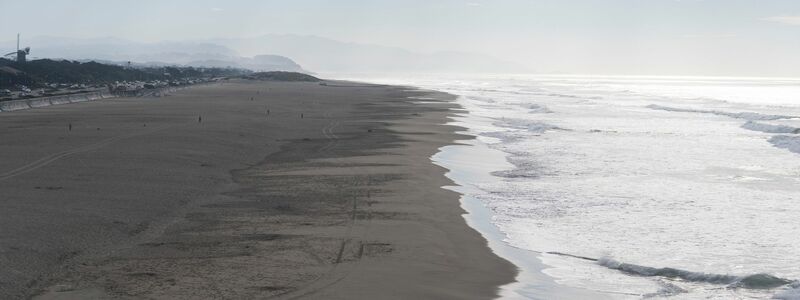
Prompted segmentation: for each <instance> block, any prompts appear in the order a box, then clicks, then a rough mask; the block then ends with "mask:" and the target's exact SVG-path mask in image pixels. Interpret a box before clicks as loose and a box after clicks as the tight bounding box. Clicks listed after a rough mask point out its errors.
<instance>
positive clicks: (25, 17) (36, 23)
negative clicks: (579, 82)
mask: <svg viewBox="0 0 800 300" xmlns="http://www.w3.org/2000/svg"><path fill="white" fill-rule="evenodd" d="M0 11H3V12H5V13H4V14H3V18H2V21H0V25H2V26H0V40H12V39H14V38H15V37H16V33H17V32H19V33H22V35H23V38H24V37H25V36H28V37H32V36H60V37H78V38H92V37H118V38H123V39H129V40H134V41H142V42H156V41H164V40H171V41H181V40H195V39H206V38H217V37H252V36H258V35H263V34H299V35H315V36H321V37H326V38H332V39H336V40H341V41H347V42H357V43H367V44H377V45H384V46H392V47H401V48H405V49H408V50H411V51H416V52H435V51H448V50H455V51H465V52H475V53H483V54H488V55H492V56H495V57H497V58H501V59H504V60H508V61H513V62H515V63H519V64H521V65H525V66H529V67H530V68H532V69H534V70H536V71H537V72H541V73H557V72H566V73H581V74H648V75H721V76H795V77H800V57H798V55H797V54H798V53H800V35H799V34H800V1H796V0H494V1H488V0H484V1H481V0H467V1H460V0H440V1H431V0H428V1H422V0H407V1H385V0H373V1H366V0H362V1H357V0H335V1H331V0H328V1H323V0H308V1H269V0H266V1H256V0H248V1H235V0H228V1H217V0H199V1H188V0H173V1H155V0H140V1H135V2H134V1H124V2H123V1H99V0H77V1H52V0H51V1H41V0H28V1H8V0H0ZM23 24H24V25H23ZM15 25H17V26H15ZM23 44H24V42H23Z"/></svg>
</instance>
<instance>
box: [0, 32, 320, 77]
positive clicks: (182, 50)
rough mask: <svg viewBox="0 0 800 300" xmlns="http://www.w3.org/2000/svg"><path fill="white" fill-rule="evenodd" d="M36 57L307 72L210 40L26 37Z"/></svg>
mask: <svg viewBox="0 0 800 300" xmlns="http://www.w3.org/2000/svg"><path fill="white" fill-rule="evenodd" d="M23 45H26V46H31V48H32V51H31V56H32V57H33V58H49V59H59V60H60V59H68V60H96V61H105V62H110V63H111V62H113V63H114V64H119V65H125V64H127V62H128V61H130V62H132V63H135V64H138V65H147V66H164V65H173V66H174V65H180V66H187V67H217V68H225V67H231V68H243V69H249V70H252V71H293V72H306V71H305V70H303V68H302V67H301V66H300V65H298V64H297V63H296V62H294V61H293V60H291V59H290V58H288V57H285V56H278V55H262V54H261V53H264V52H260V53H258V54H257V55H255V56H254V57H242V56H240V55H239V54H238V53H237V52H236V51H234V50H232V49H230V48H228V47H225V46H221V45H218V44H214V43H207V42H170V41H167V42H158V43H141V42H134V41H128V40H124V39H117V38H94V39H73V38H59V37H35V38H32V39H29V40H23ZM15 47H16V45H15V42H14V41H4V42H0V49H12V50H13V49H15Z"/></svg>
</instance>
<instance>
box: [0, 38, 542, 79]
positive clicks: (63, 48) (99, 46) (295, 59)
mask: <svg viewBox="0 0 800 300" xmlns="http://www.w3.org/2000/svg"><path fill="white" fill-rule="evenodd" d="M14 43H15V42H14V41H5V42H0V49H10V50H9V51H11V50H13V49H15V48H14V47H15V44H14ZM23 45H24V46H31V48H32V50H31V56H32V57H38V58H65V59H70V60H79V59H93V60H105V61H113V62H118V63H120V64H123V63H126V62H127V61H132V62H134V63H138V64H146V65H151V66H157V65H176V64H177V65H183V66H194V67H234V68H246V69H250V70H253V71H292V72H303V73H308V72H309V71H308V70H310V71H313V72H372V73H392V72H396V73H424V72H458V73H461V72H475V73H485V72H492V73H503V72H527V71H530V70H528V69H527V68H523V67H521V66H520V65H519V64H517V63H512V62H508V61H504V60H501V59H497V58H494V57H491V56H488V55H483V54H477V53H468V52H458V51H448V52H435V53H419V52H413V51H409V50H406V49H402V48H396V47H386V46H379V45H370V44H361V43H349V42H342V41H337V40H333V39H327V38H322V37H316V36H300V35H263V36H258V37H253V38H224V39H223V38H221V39H207V40H196V41H184V42H169V41H167V42H159V43H141V42H134V41H128V40H123V39H117V38H95V39H70V38H58V37H37V38H32V39H29V40H25V39H24V40H23ZM264 54H270V55H264ZM290 57H291V59H290ZM301 66H302V67H301Z"/></svg>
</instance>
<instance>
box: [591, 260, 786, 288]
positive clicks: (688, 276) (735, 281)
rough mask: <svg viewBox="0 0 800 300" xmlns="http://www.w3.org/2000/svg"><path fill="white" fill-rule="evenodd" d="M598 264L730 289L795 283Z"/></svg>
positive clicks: (610, 262) (760, 276)
mask: <svg viewBox="0 0 800 300" xmlns="http://www.w3.org/2000/svg"><path fill="white" fill-rule="evenodd" d="M597 264H598V265H601V266H604V267H606V268H609V269H613V270H619V271H622V272H625V273H628V274H631V275H637V276H647V277H653V276H658V277H665V278H672V279H682V280H685V281H692V282H703V283H711V284H723V285H727V286H728V287H736V288H746V289H773V288H777V287H781V286H785V285H787V284H790V283H793V282H794V281H792V280H788V279H784V278H780V277H776V276H773V275H770V274H764V273H758V274H752V275H745V276H736V275H727V274H713V273H702V272H692V271H686V270H681V269H675V268H653V267H647V266H640V265H635V264H628V263H623V262H619V261H616V260H614V259H611V258H600V259H598V260H597Z"/></svg>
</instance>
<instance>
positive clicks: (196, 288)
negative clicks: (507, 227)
mask: <svg viewBox="0 0 800 300" xmlns="http://www.w3.org/2000/svg"><path fill="white" fill-rule="evenodd" d="M414 96H418V97H421V96H425V97H426V101H438V102H440V103H442V104H433V103H430V104H424V103H415V99H413V97H414ZM252 98H256V99H252ZM427 98H433V100H427ZM450 100H452V96H449V95H447V94H443V93H439V92H433V91H421V90H413V91H411V90H408V89H407V88H405V87H397V86H375V87H369V88H365V87H364V86H361V85H359V86H357V87H330V88H329V87H325V86H323V85H319V84H310V83H275V82H261V81H254V82H250V81H240V82H232V83H225V84H223V85H215V86H207V87H197V88H193V89H189V90H184V91H180V92H177V93H174V94H173V95H171V96H168V97H165V98H159V99H158V100H157V101H153V100H152V99H147V98H142V99H113V100H108V101H101V102H90V103H85V104H80V105H68V106H55V107H47V108H41V109H36V110H27V111H20V112H9V113H4V114H3V115H2V116H0V123H7V124H17V126H18V127H17V129H14V130H9V131H7V132H5V133H3V135H4V136H3V137H4V138H6V140H9V141H15V142H16V143H18V144H20V145H26V146H27V147H33V148H32V149H38V150H30V151H29V153H28V155H24V156H23V155H22V152H20V151H19V149H11V148H0V152H3V154H5V155H6V156H7V157H10V158H14V159H15V161H26V160H28V161H31V160H35V159H34V158H37V155H44V154H46V153H52V152H57V153H64V155H63V156H59V157H57V158H56V159H55V160H53V161H52V162H49V163H48V164H47V165H43V166H39V167H37V168H35V169H32V170H30V171H29V172H26V173H25V174H21V175H19V176H16V177H13V178H9V179H7V180H4V181H2V182H0V188H2V189H3V190H4V191H5V192H6V193H7V194H8V195H10V199H11V200H9V201H10V202H7V203H6V204H5V205H6V207H7V208H13V209H11V210H8V209H7V210H6V213H7V214H16V218H17V219H19V218H24V216H26V215H29V216H38V217H34V218H33V219H30V220H27V221H24V219H19V220H16V221H17V222H14V221H15V220H14V219H13V218H6V222H7V223H8V224H7V225H8V226H5V227H4V228H5V231H8V232H0V233H4V234H5V236H11V237H12V238H11V239H9V238H6V239H5V240H4V241H3V244H6V245H15V246H14V247H16V248H17V250H15V249H10V248H4V249H3V251H4V253H5V254H4V256H3V257H6V258H7V257H12V256H16V257H17V258H18V259H16V260H7V259H6V258H3V259H0V265H3V266H4V269H6V270H9V269H18V270H19V268H20V267H21V265H18V264H20V263H24V264H26V265H27V267H28V268H33V269H28V271H26V272H27V273H21V274H31V275H26V276H34V277H25V276H23V277H19V276H18V275H14V274H9V273H6V274H0V276H4V278H6V279H7V280H3V281H5V282H19V283H20V284H24V285H27V286H29V288H23V289H21V290H18V291H21V292H23V293H33V292H34V290H40V291H42V292H40V293H36V294H38V296H37V298H38V299H64V298H76V297H77V298H142V297H148V298H181V299H188V298H204V297H205V298H207V297H223V298H225V297H227V298H231V297H233V298H242V297H244V298H252V297H258V298H277V299H294V298H324V299H332V298H333V299H337V298H338V299H352V298H376V297H378V298H398V299H400V298H409V297H413V298H422V299H435V298H463V299H484V298H490V297H494V296H496V295H497V292H498V290H497V286H500V285H503V284H507V283H509V282H512V281H513V277H514V267H513V266H512V265H511V264H510V263H508V262H506V261H505V260H503V259H501V258H499V257H498V256H496V255H495V254H494V253H492V251H491V250H490V249H489V248H488V246H487V245H486V240H485V239H484V238H483V236H481V235H480V234H479V233H478V232H476V231H475V230H473V229H472V228H471V227H469V226H467V224H466V223H465V222H464V219H463V217H462V213H463V210H462V208H461V207H460V204H459V202H458V199H459V195H458V194H457V193H455V192H453V191H449V190H445V189H442V188H441V186H446V185H452V184H453V183H452V182H451V181H450V180H449V179H447V178H445V177H444V175H443V174H444V172H445V169H444V168H442V167H439V166H436V165H433V164H432V163H431V162H430V157H431V156H432V155H433V154H435V153H436V152H437V151H438V149H439V148H440V147H442V146H444V145H449V144H452V141H453V140H458V139H462V138H463V136H460V135H458V134H455V133H454V131H455V130H456V128H455V127H453V126H450V125H444V123H445V122H446V120H447V116H449V115H450V113H451V111H450V110H449V108H445V107H451V106H452V104H451V103H446V102H448V101H450ZM442 106H445V107H442ZM265 110H267V111H265ZM198 115H202V122H200V121H199V120H198ZM43 120H47V122H44V123H42V122H40V121H43ZM62 122H63V123H66V122H72V123H75V124H76V129H74V131H72V132H70V133H67V132H65V129H60V130H58V128H61V127H62V126H61V125H62V124H60V123H62ZM57 123H58V124H57ZM0 125H1V124H0ZM94 127H97V130H94ZM145 128H146V129H145ZM90 129H91V130H90ZM81 145H83V147H84V148H86V147H89V146H86V145H90V146H91V145H94V146H91V147H89V148H86V151H73V150H75V149H83V148H80V147H81ZM70 149H72V150H70ZM59 150H60V151H62V152H58V151H59ZM120 162H122V164H121V165H120ZM15 165H16V164H15V163H13V162H12V160H11V159H9V160H8V161H6V163H0V167H2V168H3V169H13V168H14V167H15ZM230 170H233V171H230ZM32 186H33V187H32ZM35 187H39V189H35ZM98 187H102V188H98ZM31 188H34V190H36V191H37V192H36V193H35V194H32V193H31V192H30V189H31ZM98 189H99V190H98ZM31 197H34V198H31ZM164 197H167V198H164ZM167 199H169V200H168V201H166V202H165V201H164V200H167ZM56 200H57V201H58V202H53V201H56ZM16 203H20V204H21V203H27V204H26V205H25V206H21V205H18V204H16ZM55 203H58V204H57V205H58V206H59V207H60V209H59V210H57V211H53V210H46V209H48V208H49V207H53V205H55ZM15 205H16V206H15ZM125 207H127V208H125ZM43 210H45V211H47V217H46V218H44V219H43V218H42V216H41V213H42V212H43ZM65 216H69V218H67V219H64V217H65ZM62 220H63V221H62ZM52 221H58V222H62V223H63V224H58V223H56V224H51V222H52ZM26 222H27V223H26ZM86 222H89V223H86ZM20 224H24V225H25V226H26V227H27V229H26V230H24V231H22V230H20V228H19V226H20ZM84 224H85V225H84ZM89 224H94V225H91V227H85V228H86V229H81V228H84V226H89ZM53 226H56V227H53ZM76 226H78V227H76ZM73 228H74V229H75V230H73ZM0 236H2V235H0ZM51 236H52V237H51ZM56 236H61V237H60V238H55V237H56ZM36 240H43V241H47V244H37V242H36ZM50 244H52V245H53V246H48V245H50ZM37 247H38V248H37ZM53 247H55V248H53ZM26 249H39V250H36V251H31V250H26ZM47 249H52V250H47ZM48 251H50V252H48ZM53 251H55V252H53ZM65 255H66V256H65ZM52 259H55V264H53V263H52V262H53V260H52ZM36 274H39V275H36ZM48 274H49V275H48ZM42 275H45V276H42ZM8 276H11V277H8ZM15 276H17V277H15ZM14 278H16V279H14ZM25 278H34V280H33V281H30V279H27V280H26V279H25ZM37 278H38V279H37ZM8 279H10V280H11V281H8ZM15 280H16V281H15ZM20 280H21V281H20ZM31 284H32V285H31ZM10 287H11V286H9V285H5V287H2V289H0V293H3V295H6V296H9V297H15V296H13V295H17V294H15V293H13V289H9V288H10ZM25 291H27V292H25ZM29 296H30V294H29Z"/></svg>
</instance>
